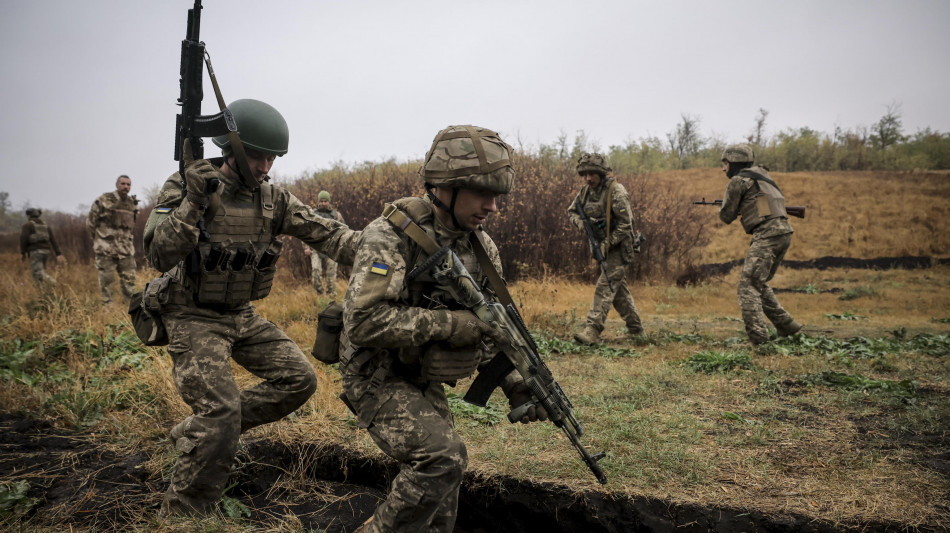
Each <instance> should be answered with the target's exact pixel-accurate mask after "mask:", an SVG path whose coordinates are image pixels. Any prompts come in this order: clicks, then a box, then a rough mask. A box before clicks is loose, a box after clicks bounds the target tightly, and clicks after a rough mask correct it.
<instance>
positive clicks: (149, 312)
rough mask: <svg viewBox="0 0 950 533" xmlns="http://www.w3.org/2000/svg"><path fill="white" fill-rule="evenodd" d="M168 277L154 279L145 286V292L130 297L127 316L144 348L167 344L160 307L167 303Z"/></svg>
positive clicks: (169, 280) (166, 332)
mask: <svg viewBox="0 0 950 533" xmlns="http://www.w3.org/2000/svg"><path fill="white" fill-rule="evenodd" d="M171 281H172V279H171V278H168V277H161V278H155V279H153V280H152V281H150V282H148V284H146V285H145V290H143V291H142V292H139V293H136V294H134V295H132V298H131V299H130V301H129V316H130V317H131V319H132V327H133V329H135V334H136V335H137V336H138V338H139V339H140V340H141V341H142V343H143V344H145V345H146V346H165V345H166V344H168V331H167V330H166V329H165V324H164V323H163V322H162V314H161V311H162V307H163V306H164V305H165V304H167V303H168V292H169V284H170V283H171Z"/></svg>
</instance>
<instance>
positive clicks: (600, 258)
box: [574, 202, 614, 292]
mask: <svg viewBox="0 0 950 533" xmlns="http://www.w3.org/2000/svg"><path fill="white" fill-rule="evenodd" d="M574 210H575V211H577V214H578V215H580V216H581V221H582V222H583V223H584V231H585V232H586V233H587V240H588V241H590V247H591V249H592V250H593V251H594V259H596V260H597V264H599V265H600V269H601V270H603V271H604V277H605V278H607V286H608V287H610V292H614V284H613V282H611V281H610V274H609V273H608V272H607V260H606V259H605V258H604V254H603V253H602V252H601V251H600V241H598V240H597V236H596V235H594V226H593V225H592V224H593V223H592V222H591V220H590V217H588V216H587V213H585V212H584V208H583V206H581V204H580V202H574Z"/></svg>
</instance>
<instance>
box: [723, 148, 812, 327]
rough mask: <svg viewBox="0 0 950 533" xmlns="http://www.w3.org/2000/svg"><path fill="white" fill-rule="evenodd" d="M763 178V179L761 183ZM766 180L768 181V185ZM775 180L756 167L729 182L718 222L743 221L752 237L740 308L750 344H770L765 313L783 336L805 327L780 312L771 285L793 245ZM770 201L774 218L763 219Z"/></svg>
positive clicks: (743, 267)
mask: <svg viewBox="0 0 950 533" xmlns="http://www.w3.org/2000/svg"><path fill="white" fill-rule="evenodd" d="M763 178H764V179H763ZM766 180H768V181H766ZM770 182H771V176H769V173H768V171H767V170H766V169H764V168H762V167H759V166H752V167H750V168H746V169H743V170H740V171H739V172H738V173H737V174H736V175H734V176H733V177H732V178H730V179H729V185H728V186H727V187H726V194H725V197H724V198H723V202H722V208H721V209H720V210H719V218H720V219H721V220H722V221H723V222H725V223H726V224H730V223H732V221H733V220H735V219H736V218H737V217H741V220H742V227H743V229H745V232H746V233H748V234H750V235H752V245H751V246H750V247H749V251H748V253H747V254H746V258H745V263H744V264H743V266H742V273H741V274H740V276H739V289H738V293H739V308H740V309H741V310H742V320H743V322H745V329H746V332H747V333H748V335H749V340H750V341H752V343H753V344H761V343H763V342H767V341H768V340H769V335H768V328H767V327H766V323H765V320H764V319H763V318H762V315H763V313H764V314H765V316H766V317H768V319H769V320H770V321H771V322H772V323H773V324H774V325H775V327H776V328H777V329H778V332H779V334H780V335H787V334H791V333H795V332H796V331H798V330H799V329H801V325H800V324H798V323H797V322H795V320H794V319H793V318H792V316H791V315H790V314H788V312H787V311H785V309H783V308H782V306H781V304H779V302H778V300H777V299H776V298H775V294H774V293H773V292H772V289H771V288H770V287H769V285H768V282H769V281H770V280H771V279H772V277H773V276H775V271H776V270H777V269H778V266H779V264H780V263H781V262H782V259H783V258H784V257H785V252H787V251H788V247H789V245H790V244H791V243H792V233H793V232H794V230H793V229H792V225H791V224H789V222H788V216H787V215H786V214H785V209H784V196H782V192H781V191H780V190H779V189H778V187H776V186H774V185H773V183H774V182H772V183H770ZM769 201H771V203H772V205H773V208H772V212H774V213H775V214H774V215H766V216H762V215H761V214H760V213H767V212H768V210H767V209H766V210H764V211H763V210H761V209H760V206H761V205H762V204H763V202H764V203H765V204H768V202H769Z"/></svg>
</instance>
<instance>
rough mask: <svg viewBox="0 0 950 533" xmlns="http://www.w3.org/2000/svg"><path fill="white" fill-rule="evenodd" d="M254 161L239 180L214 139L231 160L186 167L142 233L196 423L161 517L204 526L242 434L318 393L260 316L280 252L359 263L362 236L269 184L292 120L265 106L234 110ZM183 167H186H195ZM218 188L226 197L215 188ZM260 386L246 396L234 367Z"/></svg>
mask: <svg viewBox="0 0 950 533" xmlns="http://www.w3.org/2000/svg"><path fill="white" fill-rule="evenodd" d="M228 107H229V109H230V110H231V112H232V113H233V115H234V120H235V122H236V123H237V128H238V131H239V132H240V136H241V143H242V145H243V147H244V150H245V151H246V154H247V163H248V165H247V167H246V168H249V171H250V175H246V174H243V173H242V172H241V171H239V170H238V169H239V167H240V164H239V163H238V162H237V161H236V156H235V150H234V149H233V147H232V146H231V145H230V141H229V139H228V137H227V136H222V137H216V138H215V139H214V143H215V144H216V145H217V146H219V147H221V149H222V154H223V158H221V159H215V160H204V159H202V160H198V161H193V162H190V163H188V164H187V166H186V168H185V178H186V179H185V182H184V183H183V181H182V177H181V176H180V175H179V174H178V173H177V172H176V173H175V174H172V176H171V177H169V178H168V180H167V181H166V182H165V184H164V186H163V187H162V189H161V192H160V193H159V197H158V203H157V204H156V207H155V209H154V210H153V211H152V213H151V215H150V216H149V219H148V222H147V224H146V228H145V235H144V244H145V250H146V253H147V255H148V259H149V261H151V264H152V265H153V266H154V267H155V268H156V269H158V270H159V271H161V272H163V273H164V274H163V276H162V278H158V279H157V280H152V282H150V283H149V286H148V288H147V289H146V294H150V288H151V286H152V284H153V283H157V282H158V283H159V285H158V287H164V288H163V289H161V290H159V291H157V294H155V295H153V296H154V299H155V300H156V301H158V302H162V305H161V316H162V320H163V321H164V324H165V327H166V328H167V331H168V340H169V343H168V353H169V355H170V356H171V359H172V362H173V364H174V368H173V373H174V380H175V385H176V387H177V388H178V391H179V393H180V394H181V397H182V400H184V402H185V403H186V404H188V406H189V407H190V408H191V410H192V414H191V416H188V417H187V418H185V419H184V420H183V421H182V422H180V423H179V424H178V425H176V426H175V427H174V428H172V430H171V433H170V437H171V441H172V443H173V445H174V446H175V448H177V450H178V451H179V452H180V455H179V457H178V461H177V463H176V464H175V467H174V469H173V471H172V475H171V483H170V485H169V487H168V491H167V492H166V494H165V498H164V501H163V502H162V510H161V514H162V515H190V514H204V513H207V512H209V511H211V510H212V509H213V508H214V507H215V506H216V505H217V502H218V501H219V500H220V498H221V494H222V491H223V490H224V489H225V484H226V482H227V480H228V476H229V474H230V471H231V467H232V464H233V461H234V458H235V454H236V452H237V448H238V439H239V436H240V434H241V433H243V432H245V431H247V430H248V429H251V428H253V427H256V426H259V425H261V424H266V423H269V422H274V421H276V420H279V419H280V418H282V417H284V416H286V415H288V414H290V413H292V412H293V411H294V410H295V409H297V408H298V407H300V406H301V405H302V404H303V403H304V402H305V401H306V400H307V399H308V398H309V397H310V396H311V395H312V394H313V392H314V391H315V390H316V387H317V379H316V375H315V373H314V370H313V367H312V366H311V363H310V362H309V361H308V360H307V358H306V357H305V356H304V354H303V353H302V352H301V351H300V348H299V347H298V346H297V345H296V344H295V343H294V342H293V341H292V340H291V339H290V338H289V337H288V336H287V335H286V334H284V332H283V331H281V330H280V329H278V327H277V326H276V325H274V324H273V323H271V322H269V321H267V320H265V319H264V318H262V317H261V316H260V315H258V314H257V313H256V312H255V309H254V306H252V305H251V302H252V301H254V300H259V299H261V298H264V297H265V296H267V294H268V293H269V292H270V288H271V284H272V283H273V280H274V272H275V271H276V266H275V262H276V260H277V258H278V256H279V255H280V250H281V246H282V241H281V240H280V239H279V238H278V236H279V235H290V236H293V237H296V238H298V239H300V240H302V241H303V242H304V243H306V244H308V245H310V246H313V247H314V248H315V249H317V250H319V251H320V252H321V253H324V254H327V255H328V256H330V257H332V258H334V259H336V260H339V261H342V262H343V263H345V264H350V263H352V260H353V244H354V242H355V238H356V237H357V233H356V232H353V231H352V230H350V229H349V228H347V227H346V226H345V225H343V224H341V223H339V222H336V221H335V220H330V219H327V218H323V217H320V216H317V215H316V214H314V213H313V210H311V209H310V208H309V207H307V206H306V205H304V204H303V203H302V202H300V200H298V199H297V198H296V197H294V195H292V194H291V193H289V192H288V191H287V190H286V189H284V188H283V187H280V186H277V185H273V184H271V183H270V182H269V181H268V176H267V174H268V172H269V171H270V169H271V166H272V165H273V163H274V160H275V159H276V158H277V157H279V156H282V155H284V154H285V153H287V146H288V142H289V129H288V127H287V123H286V122H285V121H284V118H283V116H281V114H280V113H279V112H278V111H277V110H276V109H274V108H273V107H271V106H270V105H268V104H266V103H264V102H260V101H258V100H238V101H235V102H233V103H232V104H231V105H230V106H228ZM185 159H186V161H187V159H189V158H188V157H187V156H186V158H185ZM212 179H216V180H218V186H217V188H214V187H209V184H212V183H214V182H212V181H211V180H212ZM232 360H233V361H234V362H235V363H237V364H239V365H241V366H243V367H244V368H246V369H247V370H248V371H249V372H251V373H252V374H254V375H255V376H257V377H258V378H260V379H261V381H259V382H257V383H256V384H254V385H252V386H251V387H249V388H245V389H243V390H241V389H240V388H239V387H238V385H237V383H235V380H234V376H233V375H232V373H231V364H230V362H231V361H232Z"/></svg>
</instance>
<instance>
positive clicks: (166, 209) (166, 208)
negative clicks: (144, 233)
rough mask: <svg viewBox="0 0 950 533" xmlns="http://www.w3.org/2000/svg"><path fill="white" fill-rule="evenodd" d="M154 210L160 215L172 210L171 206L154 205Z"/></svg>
mask: <svg viewBox="0 0 950 533" xmlns="http://www.w3.org/2000/svg"><path fill="white" fill-rule="evenodd" d="M155 212H156V213H158V214H160V215H167V214H168V213H171V212H172V208H171V207H156V208H155Z"/></svg>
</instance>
